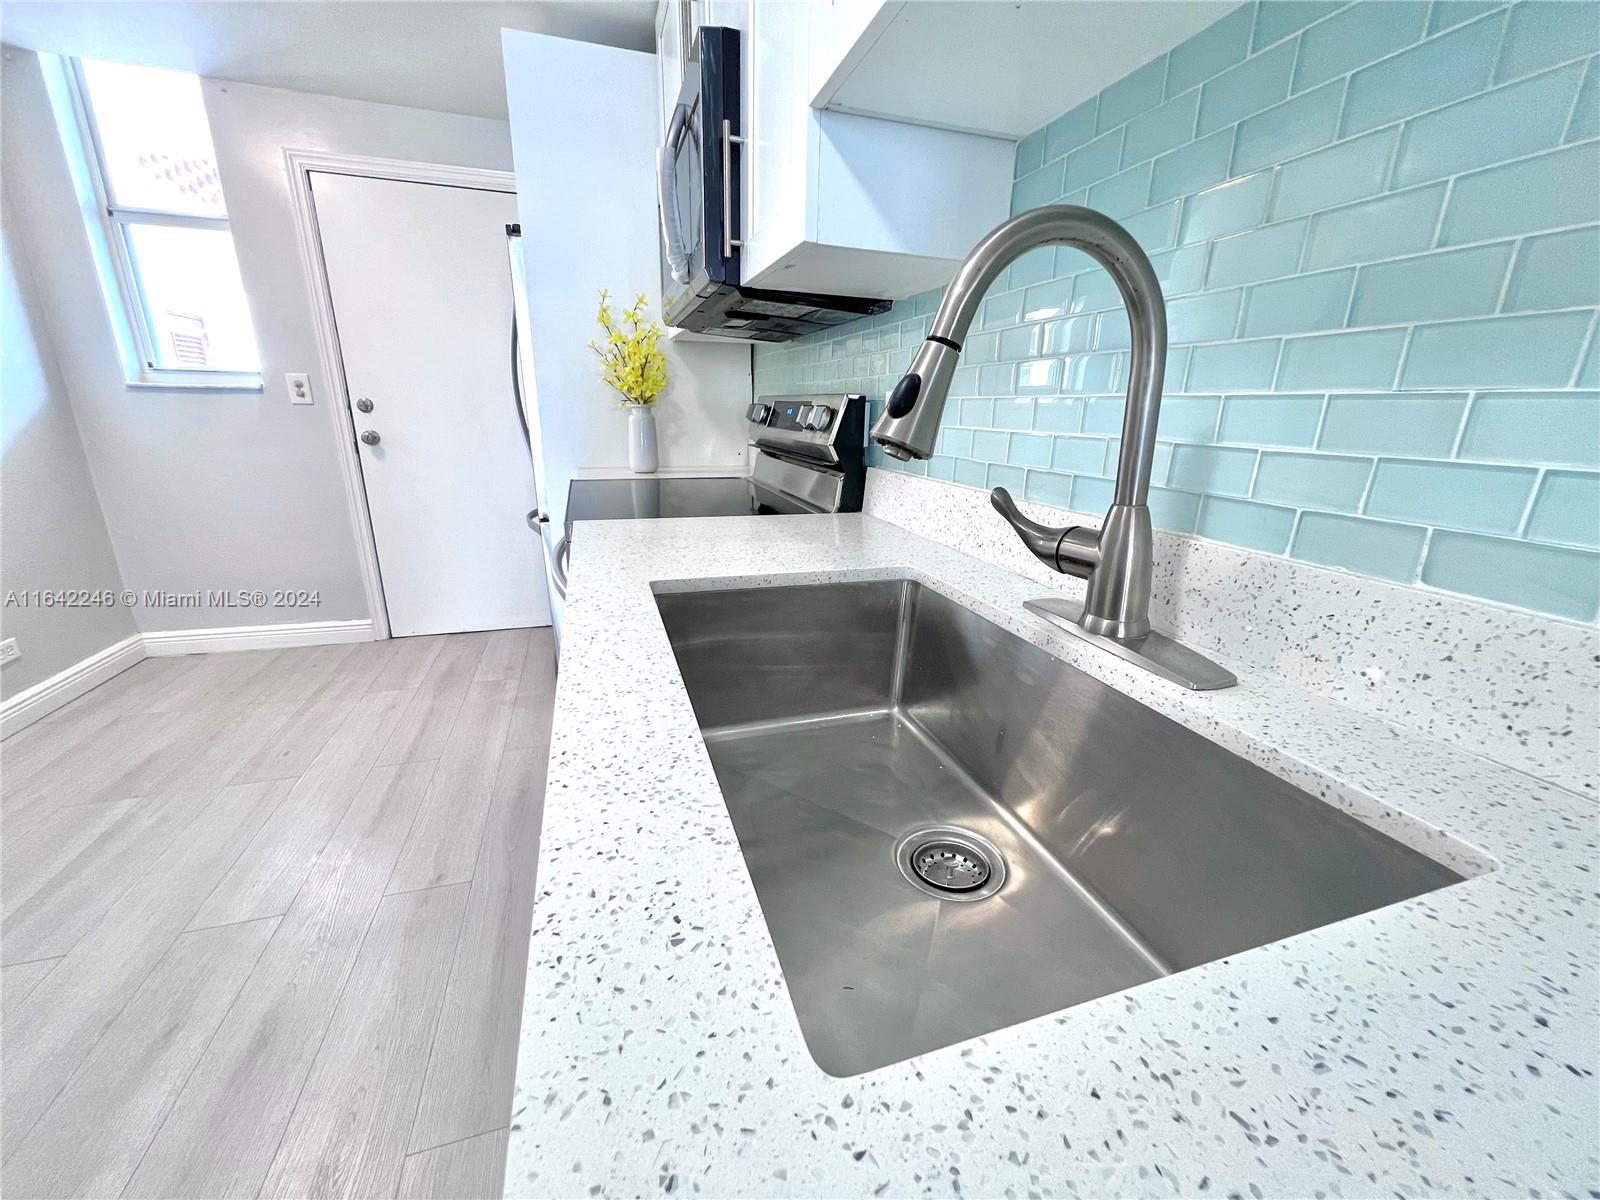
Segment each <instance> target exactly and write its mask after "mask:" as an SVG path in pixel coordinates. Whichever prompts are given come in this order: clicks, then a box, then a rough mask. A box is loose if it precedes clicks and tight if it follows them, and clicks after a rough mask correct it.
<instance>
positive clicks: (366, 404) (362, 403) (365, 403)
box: [356, 396, 372, 412]
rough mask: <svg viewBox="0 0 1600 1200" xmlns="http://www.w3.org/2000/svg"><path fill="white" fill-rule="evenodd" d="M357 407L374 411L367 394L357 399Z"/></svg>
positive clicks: (364, 410)
mask: <svg viewBox="0 0 1600 1200" xmlns="http://www.w3.org/2000/svg"><path fill="white" fill-rule="evenodd" d="M356 407H357V408H359V409H360V410H361V411H362V412H371V411H372V401H371V400H368V399H367V398H366V397H365V396H363V397H361V399H359V400H357V401H356Z"/></svg>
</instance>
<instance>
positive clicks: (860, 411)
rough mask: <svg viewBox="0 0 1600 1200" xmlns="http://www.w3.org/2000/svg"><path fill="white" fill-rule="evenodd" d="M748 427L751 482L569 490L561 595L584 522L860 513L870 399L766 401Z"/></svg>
mask: <svg viewBox="0 0 1600 1200" xmlns="http://www.w3.org/2000/svg"><path fill="white" fill-rule="evenodd" d="M745 425H746V429H747V431H748V433H749V444H750V447H751V453H750V473H749V474H748V475H722V476H714V477H705V478H682V477H678V478H674V477H670V476H669V477H665V478H662V477H657V476H653V475H637V476H632V477H630V478H626V479H574V480H573V481H572V483H571V484H570V485H568V488H567V519H566V529H565V530H564V531H563V536H562V538H561V541H560V542H559V543H558V544H557V546H556V549H555V551H554V553H553V555H552V557H553V559H554V572H555V583H556V589H557V591H558V592H559V593H560V594H561V595H563V596H565V595H566V584H567V580H566V574H567V561H568V557H569V556H570V554H571V552H572V527H573V525H574V523H576V522H578V521H633V520H640V519H651V518H657V517H741V516H782V515H785V514H795V513H835V512H860V511H861V496H862V492H863V490H864V489H865V487H866V474H867V469H866V460H865V457H864V454H865V451H866V443H867V399H866V397H865V396H861V395H846V394H838V393H830V394H825V395H817V396H765V397H762V398H761V399H760V400H757V401H756V402H755V403H754V404H752V405H750V407H749V408H748V409H747V410H746V411H745Z"/></svg>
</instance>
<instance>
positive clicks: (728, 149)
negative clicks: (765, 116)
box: [722, 117, 744, 258]
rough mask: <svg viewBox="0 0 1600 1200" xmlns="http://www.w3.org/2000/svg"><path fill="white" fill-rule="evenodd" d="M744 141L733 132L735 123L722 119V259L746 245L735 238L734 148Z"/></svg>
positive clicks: (730, 256) (729, 256) (731, 255)
mask: <svg viewBox="0 0 1600 1200" xmlns="http://www.w3.org/2000/svg"><path fill="white" fill-rule="evenodd" d="M735 143H737V144H739V145H743V144H744V139H743V138H742V137H740V136H739V135H738V134H736V133H735V132H734V131H733V122H732V121H730V120H728V119H727V118H726V117H724V118H723V119H722V257H723V258H732V257H733V250H734V247H735V246H742V245H744V243H743V242H742V241H740V240H739V239H738V238H736V237H734V236H733V178H734V176H733V147H734V145H735Z"/></svg>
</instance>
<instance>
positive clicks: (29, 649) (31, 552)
mask: <svg viewBox="0 0 1600 1200" xmlns="http://www.w3.org/2000/svg"><path fill="white" fill-rule="evenodd" d="M9 201H10V198H9V196H8V197H7V202H6V205H5V211H4V216H3V218H0V443H3V445H4V458H3V461H0V548H3V552H4V553H3V557H0V593H4V592H10V591H11V590H13V589H15V590H17V591H28V590H33V589H48V590H55V589H64V588H85V589H90V590H95V591H98V590H101V589H107V590H110V591H112V592H117V591H120V590H121V588H122V577H121V574H120V573H119V572H118V570H117V560H116V557H115V555H113V553H112V551H111V538H110V537H109V535H108V534H107V533H106V523H105V518H104V517H103V516H102V515H101V512H100V502H99V500H98V498H97V497H96V495H95V489H94V484H93V482H92V481H91V480H90V478H89V464H88V461H87V460H86V459H85V458H84V455H83V445H82V443H81V442H80V441H79V439H78V427H77V424H76V422H75V421H74V420H73V416H72V409H71V406H70V405H69V404H68V401H67V392H66V387H65V386H64V384H63V383H62V380H61V372H60V368H59V366H58V364H57V362H56V359H55V354H54V351H53V350H52V349H51V348H50V346H49V344H48V342H47V341H46V340H45V339H44V338H43V337H41V335H40V329H39V322H38V313H37V312H36V311H35V309H34V305H33V303H32V299H31V290H32V289H31V287H30V280H29V278H28V263H27V262H26V261H25V259H24V257H23V254H22V250H21V247H20V246H18V245H16V244H15V241H14V239H13V237H12V236H11V229H12V228H13V223H12V212H11V206H10V202H9ZM133 633H134V625H133V616H132V614H131V613H130V612H129V610H128V609H126V608H124V607H122V606H121V605H115V606H112V607H108V608H100V607H94V608H73V609H67V608H44V607H33V606H22V605H17V604H9V605H6V606H5V607H4V608H3V609H0V634H3V635H4V636H6V637H14V638H16V639H17V643H18V645H19V646H20V647H21V650H22V657H21V658H20V659H19V660H18V661H16V662H14V663H11V664H9V665H8V666H7V667H5V669H4V671H3V672H0V696H4V697H11V696H14V695H16V694H17V693H19V692H22V691H25V690H27V689H28V688H30V687H32V686H33V685H34V684H36V683H39V682H40V681H42V680H44V679H48V678H49V677H50V676H52V675H54V674H56V673H57V672H58V671H62V670H65V669H66V668H67V667H70V666H72V665H73V664H74V663H76V662H79V661H81V660H83V659H85V658H88V657H89V656H90V655H91V654H94V653H95V652H96V651H99V650H103V649H105V648H106V647H107V646H111V645H114V644H115V643H117V642H120V641H122V640H123V639H124V638H126V637H129V636H131V635H132V634H133Z"/></svg>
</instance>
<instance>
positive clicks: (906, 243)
mask: <svg viewBox="0 0 1600 1200" xmlns="http://www.w3.org/2000/svg"><path fill="white" fill-rule="evenodd" d="M934 7H943V5H935V6H934ZM844 15H845V14H843V13H839V12H833V11H830V9H829V6H828V5H826V4H822V3H811V4H802V3H787V2H777V0H750V3H749V7H748V9H747V11H746V14H745V22H744V37H743V41H742V53H743V58H744V62H743V80H742V97H741V100H742V105H741V107H742V109H743V115H744V128H743V130H742V131H741V132H742V134H743V137H744V143H743V145H742V146H741V148H740V153H741V158H742V167H743V169H742V171H741V172H740V174H741V187H742V189H743V190H742V205H741V207H742V210H743V213H742V216H743V220H742V228H741V230H740V237H741V240H742V242H743V249H742V251H741V254H742V267H743V277H744V280H743V281H744V283H745V284H746V285H748V286H752V287H764V288H779V289H783V290H787V291H811V292H825V293H832V294H835V295H848V296H867V297H876V298H882V299H902V298H904V297H906V296H910V295H914V294H916V293H917V292H921V291H926V290H927V289H929V288H933V287H939V286H941V285H943V284H944V283H947V282H948V281H949V279H950V276H951V275H952V274H954V272H955V268H956V266H957V265H958V264H959V263H960V261H961V260H962V259H963V258H964V257H965V256H966V254H967V251H969V250H970V249H971V248H972V246H973V245H974V243H976V242H977V241H978V239H979V238H981V237H982V236H983V235H984V234H985V233H987V232H988V231H989V230H990V229H992V228H993V227H994V226H995V225H997V224H999V223H1000V222H1001V221H1003V220H1004V219H1005V218H1006V216H1007V215H1008V214H1009V211H1010V203H1011V168H1012V162H1013V159H1014V155H1015V146H1014V144H1013V139H1012V138H1010V137H1005V138H999V137H985V136H978V135H974V134H971V133H963V132H956V131H952V130H948V129H935V128H929V127H927V126H925V125H914V124H907V123H906V122H904V121H899V120H882V119H878V118H874V117H863V116H858V115H854V114H848V113H842V112H821V111H818V110H817V109H815V108H813V107H812V106H811V103H810V101H811V97H812V95H813V91H814V89H813V88H812V55H813V42H814V40H815V41H818V42H820V43H821V45H820V48H819V49H818V51H817V52H818V53H822V54H831V53H832V52H833V47H834V45H835V43H836V42H837V41H839V40H842V38H843V37H844V36H846V34H847V33H848V29H847V27H846V26H842V25H838V24H836V23H835V22H836V20H842V19H843V17H844Z"/></svg>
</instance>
